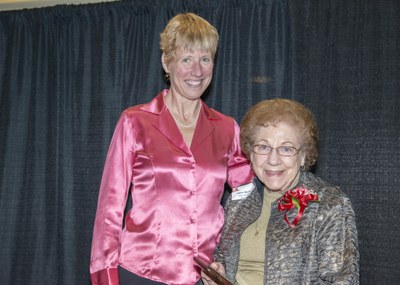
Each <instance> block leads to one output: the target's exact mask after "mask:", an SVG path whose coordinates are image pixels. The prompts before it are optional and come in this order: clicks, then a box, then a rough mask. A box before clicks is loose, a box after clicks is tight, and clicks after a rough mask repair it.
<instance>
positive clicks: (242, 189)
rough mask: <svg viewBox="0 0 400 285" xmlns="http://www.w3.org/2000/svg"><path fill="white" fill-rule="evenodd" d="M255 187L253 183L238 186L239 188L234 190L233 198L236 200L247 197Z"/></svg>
mask: <svg viewBox="0 0 400 285" xmlns="http://www.w3.org/2000/svg"><path fill="white" fill-rule="evenodd" d="M254 188H255V187H254V184H253V183H249V184H245V185H241V186H239V187H237V190H236V191H234V192H232V200H233V201H236V200H242V199H246V198H247V197H248V196H249V195H250V194H251V192H252V191H253V189H254Z"/></svg>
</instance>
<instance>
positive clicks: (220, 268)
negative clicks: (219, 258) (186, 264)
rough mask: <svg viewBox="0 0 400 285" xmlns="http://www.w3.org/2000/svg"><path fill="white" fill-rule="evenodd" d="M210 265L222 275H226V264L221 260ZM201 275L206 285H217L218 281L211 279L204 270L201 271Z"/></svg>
mask: <svg viewBox="0 0 400 285" xmlns="http://www.w3.org/2000/svg"><path fill="white" fill-rule="evenodd" d="M210 267H212V268H213V269H215V270H216V271H218V273H219V274H221V275H222V276H224V277H226V275H225V268H224V266H223V265H222V264H221V263H220V262H213V263H211V264H210ZM201 277H202V279H203V283H204V285H217V283H215V282H214V281H212V280H211V279H210V277H208V276H207V275H206V274H205V273H204V271H201Z"/></svg>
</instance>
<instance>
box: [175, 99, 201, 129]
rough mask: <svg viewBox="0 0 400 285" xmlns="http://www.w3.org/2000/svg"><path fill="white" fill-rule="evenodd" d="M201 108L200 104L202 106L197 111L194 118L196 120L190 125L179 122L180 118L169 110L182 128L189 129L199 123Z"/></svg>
mask: <svg viewBox="0 0 400 285" xmlns="http://www.w3.org/2000/svg"><path fill="white" fill-rule="evenodd" d="M200 109H201V105H200V108H199V112H197V116H196V119H194V121H193V122H192V123H191V124H189V125H185V124H183V123H181V122H179V120H178V119H177V118H175V116H174V114H173V113H172V112H169V113H170V114H171V116H172V118H174V121H175V123H176V124H177V125H178V126H180V127H182V128H186V129H189V128H191V127H193V126H194V125H195V124H196V123H197V120H198V119H199V116H200Z"/></svg>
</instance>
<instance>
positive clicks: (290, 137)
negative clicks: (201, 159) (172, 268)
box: [203, 99, 359, 285]
mask: <svg viewBox="0 0 400 285" xmlns="http://www.w3.org/2000/svg"><path fill="white" fill-rule="evenodd" d="M240 138H241V146H242V150H243V151H244V153H245V154H246V156H247V157H248V158H249V160H250V161H251V165H252V168H253V170H254V172H255V174H256V176H257V178H258V179H256V181H255V183H256V185H257V190H253V191H251V190H248V191H243V192H242V193H240V191H236V192H234V193H232V194H231V196H230V198H229V199H228V201H227V204H226V218H225V225H224V228H223V233H222V237H221V242H220V244H219V245H218V248H217V250H216V252H215V260H216V262H214V263H213V264H211V267H214V268H215V269H217V270H218V271H219V272H221V273H224V274H225V271H226V277H227V278H228V279H230V280H231V281H232V282H234V284H238V285H250V284H251V285H258V284H273V285H279V284H285V285H287V284H352V285H354V284H359V265H358V261H359V253H358V240H357V229H356V223H355V217H354V211H353V208H352V205H351V202H350V200H349V198H348V197H347V196H346V195H345V194H344V193H343V192H342V191H341V190H340V189H339V188H338V187H335V186H332V185H330V184H328V183H327V182H325V181H323V180H322V179H320V178H318V177H316V176H314V175H313V174H312V173H311V172H309V169H310V167H311V166H313V165H314V163H315V161H316V159H317V126H316V123H315V120H314V116H313V115H312V113H311V112H310V110H308V109H307V108H306V107H305V106H303V105H302V104H300V103H298V102H295V101H293V100H286V99H273V100H265V101H262V102H260V103H258V104H257V105H255V106H253V107H252V108H251V109H250V110H249V111H248V113H247V114H246V115H245V117H244V119H243V121H242V124H241V132H240ZM203 277H204V278H203V280H204V283H205V284H214V283H213V282H212V281H209V278H208V276H206V275H205V274H204V273H203Z"/></svg>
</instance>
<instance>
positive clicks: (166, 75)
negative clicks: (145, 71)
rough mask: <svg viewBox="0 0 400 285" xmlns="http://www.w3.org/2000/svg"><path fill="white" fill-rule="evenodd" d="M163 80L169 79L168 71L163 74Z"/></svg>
mask: <svg viewBox="0 0 400 285" xmlns="http://www.w3.org/2000/svg"><path fill="white" fill-rule="evenodd" d="M164 80H165V81H167V82H168V81H169V73H165V74H164Z"/></svg>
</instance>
